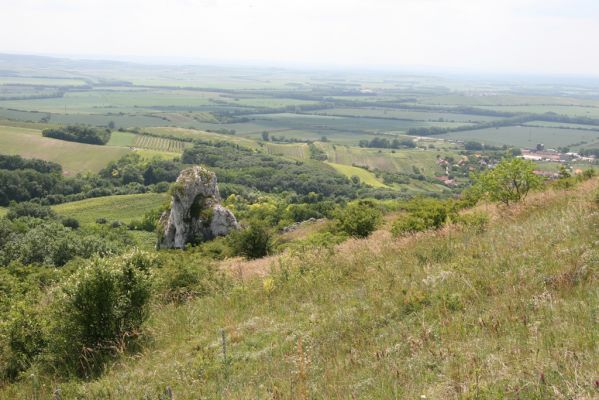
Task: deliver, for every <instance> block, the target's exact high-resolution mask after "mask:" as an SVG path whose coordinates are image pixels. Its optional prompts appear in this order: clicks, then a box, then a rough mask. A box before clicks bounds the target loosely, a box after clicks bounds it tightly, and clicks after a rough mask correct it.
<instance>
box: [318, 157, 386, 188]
mask: <svg viewBox="0 0 599 400" xmlns="http://www.w3.org/2000/svg"><path fill="white" fill-rule="evenodd" d="M326 164H328V165H330V166H331V167H333V168H335V169H336V170H337V171H338V172H340V173H341V174H343V175H345V176H347V177H348V178H351V177H352V176H357V177H358V178H360V181H361V182H362V183H365V184H367V185H370V186H372V187H388V186H387V185H385V184H384V183H383V182H381V181H379V180H378V179H377V178H376V176H375V175H374V174H373V173H372V172H369V171H366V170H365V169H364V168H358V167H352V166H350V165H343V164H335V163H331V162H327V163H326Z"/></svg>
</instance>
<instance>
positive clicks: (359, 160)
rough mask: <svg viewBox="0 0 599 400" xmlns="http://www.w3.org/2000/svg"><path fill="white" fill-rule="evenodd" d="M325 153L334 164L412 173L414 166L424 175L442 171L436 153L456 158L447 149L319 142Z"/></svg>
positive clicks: (455, 155) (456, 156) (453, 153)
mask: <svg viewBox="0 0 599 400" xmlns="http://www.w3.org/2000/svg"><path fill="white" fill-rule="evenodd" d="M318 145H319V146H321V147H322V149H323V150H324V151H325V152H326V153H327V156H328V160H329V161H330V162H332V163H335V164H343V165H350V166H353V165H359V166H367V167H369V169H371V170H374V169H379V170H381V171H388V172H403V173H412V172H413V169H414V167H416V168H418V169H419V170H420V171H421V173H422V174H424V175H426V176H434V175H436V174H439V173H441V172H442V170H441V169H440V167H439V166H438V165H437V155H439V156H442V157H447V156H451V157H454V158H458V155H457V153H455V152H453V151H447V150H438V149H430V150H422V149H402V150H388V149H365V148H356V147H349V146H335V145H331V144H325V143H319V144H318Z"/></svg>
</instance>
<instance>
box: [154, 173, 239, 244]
mask: <svg viewBox="0 0 599 400" xmlns="http://www.w3.org/2000/svg"><path fill="white" fill-rule="evenodd" d="M172 196H173V197H172V200H171V206H170V210H168V211H165V212H164V213H163V214H162V216H161V217H160V221H159V224H158V226H159V232H160V237H159V239H158V243H157V247H158V248H168V249H172V248H183V247H185V245H186V244H188V243H199V242H204V241H207V240H211V239H214V238H215V237H217V236H225V235H227V234H228V233H229V232H230V231H232V230H234V229H239V223H238V222H237V219H236V218H235V216H234V215H233V213H232V212H231V211H230V210H229V209H227V208H225V207H223V206H222V205H221V204H220V202H221V198H220V194H219V192H218V187H217V186H216V175H215V174H214V172H210V171H208V170H206V169H205V168H202V167H199V166H195V167H192V168H188V169H185V170H183V171H181V173H180V174H179V177H178V178H177V182H176V183H175V186H174V187H173V190H172Z"/></svg>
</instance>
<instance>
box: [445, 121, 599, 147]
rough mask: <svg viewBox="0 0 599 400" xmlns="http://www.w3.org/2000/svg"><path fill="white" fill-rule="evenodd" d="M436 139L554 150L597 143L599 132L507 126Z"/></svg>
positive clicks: (450, 134)
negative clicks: (580, 144) (579, 144)
mask: <svg viewBox="0 0 599 400" xmlns="http://www.w3.org/2000/svg"><path fill="white" fill-rule="evenodd" d="M436 137H439V138H444V139H451V140H464V141H467V140H474V141H478V142H481V143H485V144H489V145H504V144H505V145H508V146H515V147H535V146H536V144H537V143H544V144H545V147H546V148H555V147H560V146H570V145H572V144H575V143H580V142H594V141H597V140H599V132H596V131H585V130H576V129H559V128H550V127H547V128H535V127H528V126H509V127H502V128H488V129H478V130H472V131H463V132H451V133H448V134H444V135H438V136H436Z"/></svg>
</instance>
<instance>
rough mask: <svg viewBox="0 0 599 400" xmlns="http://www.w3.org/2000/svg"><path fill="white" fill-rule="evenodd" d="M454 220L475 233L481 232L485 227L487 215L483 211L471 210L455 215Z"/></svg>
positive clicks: (487, 222)
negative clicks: (467, 212) (470, 211)
mask: <svg viewBox="0 0 599 400" xmlns="http://www.w3.org/2000/svg"><path fill="white" fill-rule="evenodd" d="M455 222H457V223H458V224H460V225H462V226H464V227H466V228H467V229H471V230H473V231H474V232H476V233H482V232H484V231H485V230H486V229H487V225H488V224H489V216H488V215H487V214H485V213H483V212H472V213H469V214H463V215H459V216H457V217H456V218H455Z"/></svg>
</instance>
